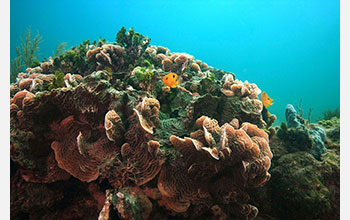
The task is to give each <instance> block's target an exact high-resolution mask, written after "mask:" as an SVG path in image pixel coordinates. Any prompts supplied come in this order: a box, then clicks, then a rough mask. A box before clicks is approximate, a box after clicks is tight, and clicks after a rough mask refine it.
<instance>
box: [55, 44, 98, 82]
mask: <svg viewBox="0 0 350 220" xmlns="http://www.w3.org/2000/svg"><path fill="white" fill-rule="evenodd" d="M94 43H95V44H96V42H95V41H94ZM88 45H90V41H89V40H86V41H83V43H82V44H80V45H78V46H75V47H72V48H71V49H70V50H67V51H66V52H65V53H64V54H62V55H60V56H59V60H57V59H56V60H57V61H64V62H65V63H66V64H67V65H69V66H70V68H71V71H72V72H75V73H79V74H81V75H85V72H86V71H87V70H88V67H89V62H88V60H87V57H86V53H87V51H88V49H89V48H88ZM56 63H57V64H58V63H59V62H55V61H54V66H55V67H56ZM57 67H60V65H58V66H57Z"/></svg>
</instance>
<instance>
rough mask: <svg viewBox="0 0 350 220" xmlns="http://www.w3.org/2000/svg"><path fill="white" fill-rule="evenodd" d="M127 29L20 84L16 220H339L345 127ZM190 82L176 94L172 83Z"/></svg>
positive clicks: (14, 128) (14, 155) (14, 94)
mask: <svg viewBox="0 0 350 220" xmlns="http://www.w3.org/2000/svg"><path fill="white" fill-rule="evenodd" d="M149 43H150V39H149V38H147V37H145V36H143V35H141V34H139V33H136V32H134V31H133V30H132V29H131V30H129V32H126V30H125V29H122V30H120V31H119V32H118V34H117V38H116V42H114V43H110V44H107V43H106V42H105V41H102V40H99V41H98V42H96V41H95V42H92V43H91V42H89V41H84V42H83V43H82V44H81V45H78V46H76V47H73V48H71V49H70V50H68V51H66V52H65V53H64V54H63V55H60V56H59V57H55V58H53V59H48V60H47V61H46V62H42V63H40V65H39V64H38V66H33V67H32V68H27V70H26V72H23V73H19V74H18V76H17V82H16V83H13V84H11V92H10V93H11V101H10V103H11V104H10V117H11V120H10V122H11V125H10V126H11V134H10V141H11V148H10V152H11V180H10V181H11V219H86V220H87V219H99V220H107V219H135V220H136V219H160V220H162V219H164V220H165V219H198V220H199V219H209V220H214V219H220V220H223V219H254V218H255V219H265V220H274V219H281V220H282V219H283V220H288V219H303V220H308V219H325V220H331V219H339V218H340V217H339V186H340V184H339V173H340V164H339V163H340V162H339V152H340V144H339V134H340V126H339V119H337V118H332V120H323V121H320V122H319V123H318V124H311V123H309V122H308V121H307V120H305V119H303V118H302V117H301V115H300V114H297V113H296V111H295V110H294V108H293V106H291V105H289V106H287V108H286V122H287V123H282V125H281V126H276V127H272V124H273V121H274V120H275V119H276V117H275V115H273V114H272V113H270V112H269V111H268V110H267V108H266V107H265V106H264V105H263V103H262V102H261V101H260V100H259V98H258V95H259V94H260V92H261V91H260V89H259V88H258V86H257V85H256V84H254V83H250V82H248V81H246V82H242V81H240V80H238V79H237V77H236V76H235V75H234V74H232V73H230V72H225V71H222V70H220V69H216V68H213V67H210V66H208V65H207V64H206V63H205V62H202V61H200V60H195V59H194V57H193V56H191V55H189V54H186V53H172V52H170V50H169V49H167V48H165V47H162V46H152V45H150V44H149ZM170 72H174V73H176V74H177V75H178V76H179V77H180V78H181V81H180V85H179V86H177V87H175V88H170V87H169V86H166V85H165V84H164V82H163V76H165V75H166V74H168V73H170Z"/></svg>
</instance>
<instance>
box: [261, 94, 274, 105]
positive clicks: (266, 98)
mask: <svg viewBox="0 0 350 220" xmlns="http://www.w3.org/2000/svg"><path fill="white" fill-rule="evenodd" d="M260 100H261V101H262V103H263V104H264V105H265V107H266V108H268V107H270V106H271V105H273V104H274V103H272V101H273V99H271V98H270V97H269V96H268V95H267V94H266V92H262V93H261V95H260Z"/></svg>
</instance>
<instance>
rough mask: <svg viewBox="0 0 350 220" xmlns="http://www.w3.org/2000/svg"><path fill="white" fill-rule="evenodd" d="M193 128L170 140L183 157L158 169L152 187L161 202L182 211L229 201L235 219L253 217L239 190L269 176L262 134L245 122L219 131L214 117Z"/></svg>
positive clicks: (268, 154)
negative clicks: (237, 213) (155, 186)
mask: <svg viewBox="0 0 350 220" xmlns="http://www.w3.org/2000/svg"><path fill="white" fill-rule="evenodd" d="M196 124H197V126H198V128H199V129H200V130H197V131H195V132H193V133H191V135H190V136H191V137H190V138H188V137H185V138H179V137H176V136H171V137H170V141H171V143H172V144H173V145H174V147H175V148H176V149H177V150H178V151H179V152H180V153H181V154H182V155H183V157H182V158H181V159H177V160H175V161H174V162H173V163H170V164H167V165H166V166H163V168H162V171H161V174H160V176H159V179H158V188H159V191H160V192H161V194H162V202H163V204H164V205H165V206H166V207H167V208H168V209H171V210H173V211H175V212H184V211H186V210H187V209H188V208H189V206H190V205H191V204H200V203H206V204H214V203H215V204H223V205H225V204H229V203H231V202H232V203H233V204H235V206H236V207H237V209H238V210H240V214H241V215H243V216H246V217H249V219H251V218H252V217H255V215H256V214H257V210H256V208H253V206H251V205H249V204H246V203H247V200H248V199H247V194H246V193H245V192H244V191H245V188H246V187H248V186H249V187H256V186H259V185H261V184H263V183H265V182H266V181H267V180H268V179H269V177H270V174H269V173H268V169H269V168H270V164H271V162H270V161H271V158H272V153H271V151H270V148H269V145H268V136H267V134H266V133H265V132H264V131H263V130H262V129H259V128H258V127H257V126H255V125H252V124H250V123H243V124H242V125H241V126H240V128H239V129H238V128H235V127H233V126H232V125H234V126H237V120H236V119H234V120H232V123H230V124H229V123H226V124H224V125H222V126H221V127H219V125H218V123H217V121H216V120H215V119H210V118H208V117H206V116H202V117H201V118H199V119H197V121H196ZM231 124H232V125H231ZM247 209H248V211H247Z"/></svg>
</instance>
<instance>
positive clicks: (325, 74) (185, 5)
mask: <svg viewBox="0 0 350 220" xmlns="http://www.w3.org/2000/svg"><path fill="white" fill-rule="evenodd" d="M10 4H11V5H10V7H11V10H10V18H11V22H10V26H11V30H10V34H11V36H10V39H11V43H10V44H11V45H10V47H11V60H12V59H13V58H14V57H15V56H16V53H15V48H16V46H18V45H19V42H20V40H19V37H20V36H23V35H24V34H25V33H26V31H27V29H28V27H31V30H32V32H33V34H35V33H36V31H39V33H40V35H41V36H42V38H43V42H42V44H41V45H40V53H41V56H40V60H41V59H42V58H43V57H49V56H51V55H52V53H53V52H54V51H55V50H56V46H57V45H58V44H59V43H61V42H67V43H68V47H67V48H69V47H71V46H74V45H78V44H80V43H82V41H83V40H87V39H90V40H92V41H93V40H98V38H99V37H100V36H101V37H104V38H106V39H107V41H111V42H112V41H114V40H115V36H116V33H117V31H118V30H119V29H120V28H121V27H122V26H125V27H126V28H127V29H129V28H130V27H134V29H135V30H136V32H139V33H142V34H144V35H146V36H149V37H150V38H151V44H152V45H162V46H166V47H168V48H169V49H170V50H171V52H186V53H189V54H191V55H193V56H194V57H195V59H200V60H202V61H204V62H206V63H208V65H209V66H213V67H215V68H220V69H223V70H226V71H230V72H233V73H235V75H236V78H238V79H240V80H242V81H244V80H248V81H249V82H250V83H256V84H257V85H258V87H259V88H260V89H261V90H262V91H266V93H267V94H268V95H269V96H270V97H271V98H273V99H274V103H275V104H274V105H273V106H271V107H269V111H270V112H272V113H273V114H276V115H277V118H278V120H277V123H276V124H278V123H279V122H281V121H285V118H284V110H285V106H286V105H287V104H288V103H291V104H296V103H299V102H300V100H302V106H301V107H302V108H303V111H304V118H307V114H308V111H309V109H310V108H312V109H313V110H312V114H311V118H312V120H313V121H314V120H316V119H318V118H321V117H322V116H323V111H324V110H327V109H335V108H336V107H338V106H339V104H340V5H339V0H307V1H306V0H302V1H301V0H230V1H228V0H227V1H219V0H216V1H215V0H208V1H199V0H197V1H185V0H177V1H176V0H175V1H165V0H148V1H136V0H128V1H115V0H114V1H112V0H111V1H101V0H85V1H81V0H79V1H72V0H70V1H68V0H63V1H62V0H61V1H57V0H54V1H53V0H50V1H47V0H37V1H25V0H11V2H10Z"/></svg>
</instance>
